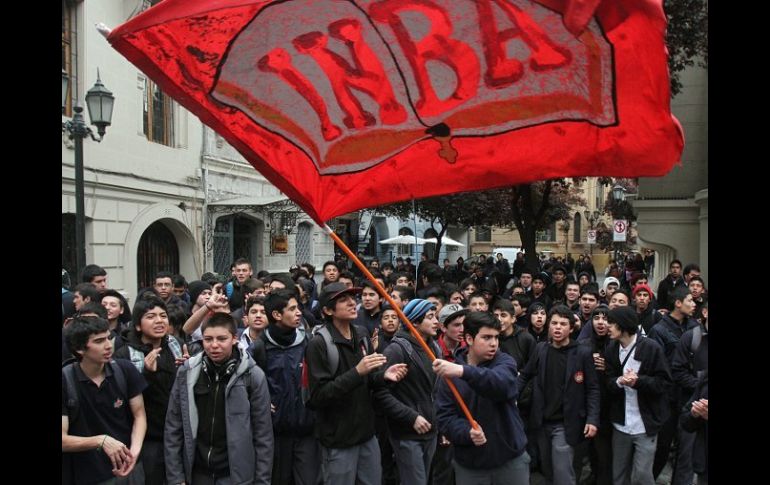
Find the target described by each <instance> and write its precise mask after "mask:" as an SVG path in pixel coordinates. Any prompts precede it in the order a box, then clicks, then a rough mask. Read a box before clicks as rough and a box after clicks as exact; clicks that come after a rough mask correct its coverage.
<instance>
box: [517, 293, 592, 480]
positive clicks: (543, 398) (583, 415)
mask: <svg viewBox="0 0 770 485" xmlns="http://www.w3.org/2000/svg"><path fill="white" fill-rule="evenodd" d="M533 306H534V305H533ZM575 320H576V318H575V314H574V313H572V311H571V310H570V309H569V308H567V307H566V306H564V305H555V306H554V307H553V308H552V309H551V311H550V312H549V313H548V334H549V337H550V342H541V343H539V344H538V345H537V347H536V348H535V352H534V355H533V356H532V358H531V359H530V360H529V363H528V364H527V366H526V367H525V368H524V370H522V371H521V374H520V375H519V387H520V388H521V389H523V388H524V387H525V386H526V385H527V383H528V382H529V381H530V380H532V379H534V384H533V390H532V406H531V415H530V422H531V424H532V425H533V426H535V427H538V428H540V430H541V431H540V439H539V451H540V457H541V460H542V472H543V475H544V476H545V477H546V480H549V481H552V482H553V483H554V484H555V485H562V484H571V485H575V483H576V477H575V470H574V468H573V466H572V463H573V458H574V448H575V447H576V446H578V445H579V444H580V443H581V442H582V441H583V440H584V439H586V438H593V437H594V436H595V435H596V431H597V427H598V426H599V382H598V378H597V375H596V369H595V367H594V361H593V356H592V355H591V351H590V349H588V348H586V347H585V346H582V345H578V344H577V342H575V341H574V340H572V339H570V332H571V331H572V329H573V328H574V326H575Z"/></svg>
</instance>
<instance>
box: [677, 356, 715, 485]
mask: <svg viewBox="0 0 770 485" xmlns="http://www.w3.org/2000/svg"><path fill="white" fill-rule="evenodd" d="M708 372H709V371H708V369H706V371H705V372H704V373H703V375H702V376H701V378H700V379H698V383H697V384H696V386H695V391H694V392H693V394H692V396H690V399H689V400H688V402H687V404H686V405H685V407H684V409H683V410H682V414H680V415H679V422H680V423H681V425H682V428H683V429H684V430H685V431H689V432H691V433H696V434H695V445H694V446H693V453H692V468H693V470H694V471H695V473H697V474H698V475H701V476H702V477H703V478H705V479H706V481H707V482H708V475H709V422H708V420H706V419H703V418H696V417H695V416H693V415H692V414H691V413H690V410H691V409H692V403H693V401H697V400H698V399H708V398H709V373H708Z"/></svg>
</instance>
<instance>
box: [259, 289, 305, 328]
mask: <svg viewBox="0 0 770 485" xmlns="http://www.w3.org/2000/svg"><path fill="white" fill-rule="evenodd" d="M292 298H294V299H295V300H296V299H297V297H296V296H295V295H294V293H292V292H291V291H286V290H276V291H271V292H270V294H269V295H267V297H266V298H265V314H267V321H268V323H275V322H276V321H277V320H276V319H275V318H273V312H279V313H283V309H284V308H286V305H288V304H289V300H291V299H292Z"/></svg>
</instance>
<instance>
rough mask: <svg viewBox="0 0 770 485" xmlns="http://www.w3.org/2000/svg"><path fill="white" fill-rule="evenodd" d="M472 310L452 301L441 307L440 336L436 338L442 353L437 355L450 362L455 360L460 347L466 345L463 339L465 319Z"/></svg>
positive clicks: (439, 319)
mask: <svg viewBox="0 0 770 485" xmlns="http://www.w3.org/2000/svg"><path fill="white" fill-rule="evenodd" d="M468 313H470V310H468V309H465V308H463V307H462V306H460V305H458V304H456V303H452V304H449V305H447V306H445V307H444V308H442V309H441V312H440V313H439V314H438V323H439V336H438V338H437V339H436V343H438V346H439V348H440V349H441V355H440V356H439V355H436V357H438V358H440V359H444V360H448V361H449V362H454V361H455V354H456V353H457V352H458V350H459V349H461V348H463V347H465V340H464V339H463V320H465V317H466V316H468Z"/></svg>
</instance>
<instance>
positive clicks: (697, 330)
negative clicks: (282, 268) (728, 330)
mask: <svg viewBox="0 0 770 485" xmlns="http://www.w3.org/2000/svg"><path fill="white" fill-rule="evenodd" d="M702 339H703V329H702V328H701V326H700V324H699V325H698V326H697V327H694V328H693V329H692V342H690V352H691V353H692V356H693V357H695V353H696V352H697V351H698V348H699V347H700V342H701V340H702Z"/></svg>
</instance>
